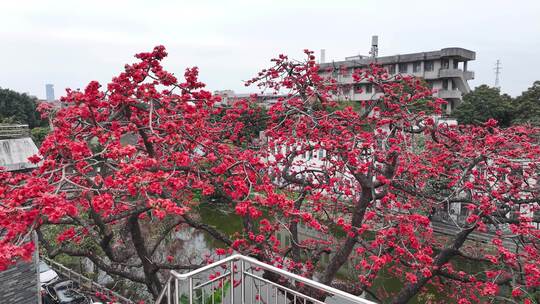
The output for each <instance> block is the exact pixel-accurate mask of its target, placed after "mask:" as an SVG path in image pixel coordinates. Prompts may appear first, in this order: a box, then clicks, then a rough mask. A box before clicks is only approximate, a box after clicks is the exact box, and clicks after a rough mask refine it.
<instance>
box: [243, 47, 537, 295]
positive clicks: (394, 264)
mask: <svg viewBox="0 0 540 304" xmlns="http://www.w3.org/2000/svg"><path fill="white" fill-rule="evenodd" d="M306 54H307V55H308V56H309V59H308V60H307V61H305V62H303V63H298V62H295V61H291V60H289V59H288V58H287V57H285V56H281V57H280V58H278V59H276V60H275V66H274V67H272V68H271V69H268V70H265V71H262V72H261V73H260V74H259V75H258V76H257V77H255V78H254V79H253V80H251V82H252V83H256V84H258V85H259V86H260V87H262V88H265V89H273V90H278V91H280V92H287V95H286V97H284V98H283V100H282V102H280V103H278V104H276V105H275V106H273V107H271V109H270V110H269V113H270V116H271V121H272V123H270V124H269V126H268V129H267V132H266V134H267V136H268V149H267V151H269V155H268V159H269V162H268V170H269V173H270V175H271V176H273V178H274V180H275V181H277V183H278V186H279V189H284V190H286V191H292V192H294V193H296V196H295V197H294V198H295V199H294V200H293V201H289V200H285V199H284V197H283V194H281V195H280V194H277V193H275V192H274V193H272V194H271V195H267V196H266V198H265V200H264V202H263V205H264V206H269V207H270V209H271V210H272V211H273V212H274V213H275V214H276V217H277V218H279V219H280V221H278V222H270V223H268V225H267V226H266V225H263V227H264V229H265V230H268V231H273V230H272V229H274V230H278V229H283V228H285V229H286V230H287V231H288V233H289V234H290V235H291V238H292V244H291V246H290V247H288V248H285V251H282V253H284V254H285V256H286V258H287V260H286V261H283V254H282V255H279V256H277V257H276V256H273V257H272V258H270V259H276V260H278V261H280V262H281V261H283V262H284V263H286V264H287V265H288V267H289V268H290V269H291V270H296V271H298V272H300V273H302V274H303V275H306V276H313V273H314V272H315V271H318V270H320V271H321V273H320V275H319V276H318V278H319V280H320V281H321V282H323V283H325V284H336V285H337V286H338V287H340V288H342V289H345V290H348V291H350V292H352V293H357V294H358V293H361V292H363V291H366V292H368V293H370V294H371V295H373V296H374V297H375V299H377V300H380V301H383V302H392V303H406V302H408V301H409V300H410V299H412V298H413V297H414V296H416V295H418V294H421V293H425V292H427V291H428V289H427V288H426V287H427V286H428V285H430V286H432V288H435V289H438V290H439V291H440V292H441V293H443V294H447V295H450V296H452V297H456V298H457V299H458V300H459V301H460V303H468V302H474V301H480V300H479V299H480V298H482V297H495V296H498V295H499V293H498V290H499V287H500V286H502V285H507V286H509V287H511V288H512V290H513V291H512V296H514V297H515V299H516V300H517V299H521V298H523V299H525V300H528V299H531V298H533V297H535V296H534V294H536V297H538V289H537V288H538V287H539V283H540V281H539V278H540V277H539V275H540V272H539V270H540V269H539V268H538V265H539V263H538V262H539V260H538V259H539V257H540V256H539V252H540V251H539V246H540V240H539V230H538V222H539V220H540V219H539V218H538V212H537V210H538V209H539V205H538V194H539V190H540V189H538V187H537V179H538V165H539V156H540V154H539V153H540V149H539V147H538V144H537V143H538V137H537V130H535V129H532V128H529V127H514V128H509V129H500V128H498V127H497V123H496V122H495V121H493V120H490V121H488V122H487V123H486V124H484V125H483V126H480V127H472V126H459V127H455V126H454V127H451V126H448V125H447V124H444V123H441V122H437V121H436V120H435V119H434V115H436V114H439V113H440V105H441V104H443V103H444V101H443V100H439V99H436V98H433V97H432V91H431V90H430V89H428V88H426V87H424V86H422V83H421V80H419V79H416V78H413V77H408V76H399V75H398V76H395V77H392V76H390V75H388V73H387V72H386V71H385V70H384V69H382V68H380V67H377V66H371V67H370V68H369V69H366V70H363V71H356V72H355V73H354V74H353V75H352V76H353V79H354V82H355V83H369V84H371V85H373V86H374V87H375V88H376V90H375V92H377V93H375V95H374V96H373V97H374V98H373V99H372V100H368V101H365V102H363V103H362V111H361V112H355V111H353V110H352V108H350V107H348V108H344V109H340V108H339V103H337V102H338V101H339V99H340V92H341V91H342V90H343V88H341V87H340V86H338V85H337V83H336V82H335V81H333V80H332V79H331V78H327V77H324V75H325V73H324V71H319V70H318V66H317V65H316V63H315V61H314V57H313V55H312V53H311V52H308V51H306ZM321 72H322V73H321ZM321 75H322V76H321ZM345 91H346V90H345ZM273 191H276V189H275V188H274V189H273ZM456 205H457V206H460V207H461V209H462V210H461V213H462V214H463V215H465V217H466V219H465V220H464V221H462V222H454V225H452V226H453V229H452V230H451V231H450V233H449V232H448V231H446V234H449V235H446V236H442V235H441V234H437V233H435V232H434V230H435V229H437V226H438V225H437V224H436V223H435V222H434V219H436V218H437V216H438V215H440V214H441V213H445V212H451V211H453V209H452V208H453V207H455V206H456ZM450 218H451V219H453V218H452V217H450ZM299 224H302V225H303V227H306V226H307V227H310V228H312V229H315V230H318V231H319V232H320V233H319V236H318V237H316V238H313V237H306V236H301V235H300V234H299ZM280 226H282V227H280ZM439 226H440V225H439ZM488 230H489V233H490V234H491V236H492V240H491V241H490V242H489V243H488V244H482V245H480V246H478V243H475V242H472V241H470V239H478V237H479V235H478V234H479V233H480V234H481V233H482V232H487V231H488ZM339 231H342V233H341V234H339V233H336V232H339ZM475 234H476V238H475ZM268 235H269V234H268ZM336 235H343V236H342V237H336ZM267 252H268V253H271V252H273V251H272V250H268V251H267ZM326 253H329V254H330V259H329V262H328V263H327V264H324V265H321V264H322V263H321V262H320V258H321V254H326ZM270 255H272V254H270ZM456 260H460V261H464V260H471V261H475V262H480V263H481V265H482V269H481V270H480V271H479V272H477V270H476V271H475V272H471V271H470V269H469V271H467V269H459V268H458V267H457V265H456V264H455V261H456ZM305 261H307V262H305ZM346 262H351V263H352V264H353V265H354V268H355V269H356V273H357V276H358V281H357V282H355V283H348V284H343V283H341V284H339V282H336V280H335V278H336V274H337V272H338V270H339V269H340V268H341V267H342V266H343V265H344V264H345V263H346ZM383 272H387V273H390V274H391V275H392V276H394V277H396V278H399V279H400V280H401V281H402V282H403V287H402V288H401V289H400V290H399V291H398V292H394V293H388V292H386V291H385V290H384V286H383V288H380V287H379V288H378V289H375V290H374V289H372V285H373V282H374V281H375V280H376V279H377V278H378V277H379V276H381V275H382V273H383ZM383 285H384V283H383Z"/></svg>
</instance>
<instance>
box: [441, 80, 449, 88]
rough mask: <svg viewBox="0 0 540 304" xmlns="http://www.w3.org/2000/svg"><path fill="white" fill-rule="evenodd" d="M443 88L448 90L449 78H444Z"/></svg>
mask: <svg viewBox="0 0 540 304" xmlns="http://www.w3.org/2000/svg"><path fill="white" fill-rule="evenodd" d="M442 88H443V89H444V90H448V79H444V80H443V82H442Z"/></svg>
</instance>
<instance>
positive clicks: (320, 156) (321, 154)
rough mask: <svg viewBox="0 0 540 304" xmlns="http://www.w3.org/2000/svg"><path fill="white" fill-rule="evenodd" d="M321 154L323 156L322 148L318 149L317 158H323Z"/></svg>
mask: <svg viewBox="0 0 540 304" xmlns="http://www.w3.org/2000/svg"><path fill="white" fill-rule="evenodd" d="M323 156H324V150H323V149H319V158H323Z"/></svg>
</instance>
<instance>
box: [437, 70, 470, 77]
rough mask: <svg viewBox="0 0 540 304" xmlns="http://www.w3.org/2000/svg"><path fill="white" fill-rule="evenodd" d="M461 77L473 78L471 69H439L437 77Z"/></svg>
mask: <svg viewBox="0 0 540 304" xmlns="http://www.w3.org/2000/svg"><path fill="white" fill-rule="evenodd" d="M452 77H461V78H463V79H465V80H471V79H474V72H473V71H463V70H461V69H440V70H439V78H452Z"/></svg>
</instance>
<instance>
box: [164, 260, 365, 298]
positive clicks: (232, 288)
mask: <svg viewBox="0 0 540 304" xmlns="http://www.w3.org/2000/svg"><path fill="white" fill-rule="evenodd" d="M305 286H309V287H311V288H304V287H305ZM320 299H326V300H325V301H322V300H320ZM155 303H156V304H165V303H167V304H217V303H221V304H226V303H228V304H237V303H241V304H246V303H247V304H251V303H264V304H270V303H274V304H289V303H291V304H300V303H303V304H312V303H317V304H322V303H336V304H338V303H339V304H346V303H362V304H374V302H371V301H368V300H366V299H363V298H361V297H358V296H354V295H352V294H349V293H346V292H344V291H341V290H338V289H336V288H333V287H330V286H327V285H324V284H321V283H319V282H316V281H313V280H310V279H306V278H304V277H302V276H299V275H297V274H294V273H291V272H288V271H285V270H283V269H280V268H277V267H274V266H272V265H268V264H265V263H262V262H260V261H258V260H256V259H254V258H251V257H247V256H243V255H240V254H235V255H231V256H229V257H227V258H225V259H223V260H220V261H217V262H215V263H213V264H209V265H207V266H204V267H201V268H199V269H197V270H194V271H191V272H188V273H183V274H182V273H178V272H176V271H174V270H173V271H171V276H170V277H169V279H168V281H167V283H166V285H165V287H164V288H163V290H162V292H161V294H160V295H159V297H158V299H157V300H156V302H155Z"/></svg>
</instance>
